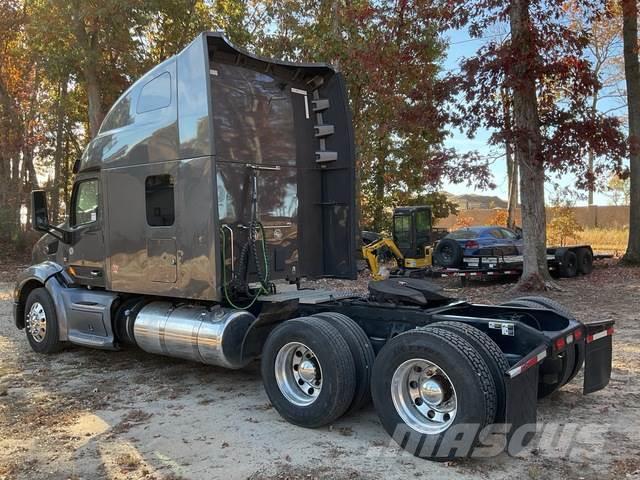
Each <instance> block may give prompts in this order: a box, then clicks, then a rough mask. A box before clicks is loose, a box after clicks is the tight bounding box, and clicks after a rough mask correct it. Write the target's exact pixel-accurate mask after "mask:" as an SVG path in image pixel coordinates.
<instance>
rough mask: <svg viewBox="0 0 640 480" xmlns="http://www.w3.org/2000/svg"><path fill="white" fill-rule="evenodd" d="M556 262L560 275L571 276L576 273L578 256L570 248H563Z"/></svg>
mask: <svg viewBox="0 0 640 480" xmlns="http://www.w3.org/2000/svg"><path fill="white" fill-rule="evenodd" d="M559 256H560V258H559V259H558V260H559V263H558V273H559V274H560V276H561V277H565V278H572V277H575V276H576V275H577V274H578V257H577V256H576V254H575V253H574V252H572V251H571V250H565V251H564V252H563V253H562V254H561V255H559Z"/></svg>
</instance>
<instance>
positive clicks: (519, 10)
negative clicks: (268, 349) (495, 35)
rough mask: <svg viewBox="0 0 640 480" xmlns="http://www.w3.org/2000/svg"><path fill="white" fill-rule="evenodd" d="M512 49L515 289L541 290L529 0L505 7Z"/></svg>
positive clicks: (539, 164) (546, 279) (542, 241)
mask: <svg viewBox="0 0 640 480" xmlns="http://www.w3.org/2000/svg"><path fill="white" fill-rule="evenodd" d="M509 20H510V24H511V39H512V44H513V49H514V51H515V52H518V55H517V59H516V60H515V64H514V73H513V80H512V81H513V88H512V91H513V121H514V126H515V131H516V141H515V157H516V161H517V162H518V165H519V167H520V196H521V199H522V202H521V203H522V207H521V208H522V230H523V236H524V242H523V243H524V245H523V247H524V248H523V256H524V261H523V271H522V277H521V278H520V281H519V282H518V285H517V286H516V288H518V289H526V290H541V289H545V288H549V287H553V282H552V281H551V277H550V275H549V270H548V268H547V254H546V244H547V235H546V217H545V209H544V164H543V160H542V158H541V157H540V139H541V134H540V119H539V117H538V98H537V94H536V84H535V78H534V77H533V76H532V75H531V72H530V70H529V65H528V61H530V60H529V58H530V57H532V56H533V55H534V52H531V47H532V46H533V45H534V41H533V38H532V35H531V30H532V26H531V18H530V14H529V0H511V2H510V9H509Z"/></svg>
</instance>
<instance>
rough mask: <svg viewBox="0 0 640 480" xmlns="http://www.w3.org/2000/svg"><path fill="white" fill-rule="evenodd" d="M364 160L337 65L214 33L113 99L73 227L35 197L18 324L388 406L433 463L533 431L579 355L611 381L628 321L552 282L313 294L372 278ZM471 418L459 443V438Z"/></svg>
mask: <svg viewBox="0 0 640 480" xmlns="http://www.w3.org/2000/svg"><path fill="white" fill-rule="evenodd" d="M355 165H356V150H355V147H354V134H353V127H352V122H351V114H350V110H349V103H348V97H347V89H346V86H345V79H344V78H343V76H342V74H341V73H339V72H338V71H336V70H335V69H334V68H332V67H331V66H329V65H325V64H302V63H291V62H286V61H279V60H273V59H267V58H261V57H258V56H255V55H253V54H251V53H248V52H246V51H244V50H242V49H240V48H237V47H236V46H234V45H233V44H232V43H230V42H229V41H228V40H227V39H226V38H225V37H224V35H223V34H222V33H219V32H209V33H203V34H201V35H200V36H198V37H197V38H196V39H195V40H193V42H192V43H190V44H189V45H188V46H187V47H186V48H185V49H184V50H182V51H181V52H180V53H178V54H176V55H175V56H172V57H171V58H168V59H167V60H166V61H164V62H163V63H161V64H159V65H158V66H156V67H155V68H153V69H152V70H150V71H149V72H148V73H147V74H145V75H144V76H143V77H142V78H140V79H139V80H137V81H136V82H135V83H133V85H132V86H131V87H130V88H129V89H128V90H127V91H126V92H124V93H123V94H122V96H121V97H120V98H119V99H118V100H117V101H116V103H115V104H114V105H113V106H112V108H111V110H110V111H109V113H108V114H107V116H106V118H105V120H104V122H103V123H102V126H101V128H100V130H99V133H98V134H97V136H96V137H95V138H93V139H92V140H91V142H90V143H89V144H88V146H87V147H86V149H85V151H84V153H83V154H82V156H81V158H80V159H79V161H78V162H77V163H76V166H75V167H74V172H75V180H74V184H73V190H72V195H71V201H70V205H69V207H68V209H69V212H68V219H67V221H66V222H65V223H63V224H61V225H51V224H50V223H49V217H48V208H47V200H46V195H45V193H44V192H43V191H35V192H33V194H32V203H33V209H32V215H33V219H32V221H33V226H34V228H35V229H36V230H38V231H41V232H44V233H45V235H43V236H42V238H41V239H40V240H39V241H38V242H37V244H36V245H35V247H34V251H33V262H32V265H31V266H29V267H28V268H27V269H26V270H25V271H24V272H22V273H21V274H20V276H19V278H18V280H17V283H16V286H15V292H14V320H15V325H16V327H17V328H19V329H24V331H25V332H26V340H27V341H28V343H29V344H30V346H31V348H32V349H33V350H34V351H35V352H38V353H41V354H53V353H54V352H58V351H59V350H60V349H62V348H63V347H64V346H65V345H67V344H73V345H80V346H84V347H92V348H99V349H105V350H114V351H117V350H120V349H122V348H123V347H126V346H137V347H139V348H140V349H142V350H145V351H147V352H150V353H155V354H160V355H165V356H169V357H178V358H184V359H189V360H193V361H196V362H202V363H205V364H209V365H215V366H220V367H226V368H230V369H239V368H243V367H245V366H246V365H248V364H249V363H251V362H254V361H260V368H261V374H262V381H263V383H264V388H265V391H266V394H267V396H268V397H269V399H270V401H271V403H272V404H273V406H274V407H275V410H276V411H277V412H278V413H279V414H280V415H281V416H282V417H284V418H285V419H286V420H288V421H289V422H291V423H292V424H294V425H298V426H301V427H307V428H317V427H320V426H323V425H327V424H330V423H332V422H334V421H336V420H337V419H338V418H340V417H342V416H343V415H345V414H350V413H353V412H354V411H356V410H358V409H360V408H362V407H363V406H364V405H366V404H368V403H370V402H371V401H372V402H373V405H374V407H375V410H376V412H377V414H378V415H379V417H380V421H381V424H382V425H383V427H384V428H385V429H386V430H387V431H388V432H389V434H390V435H392V436H393V438H394V440H396V441H397V442H398V443H399V445H400V446H401V447H402V448H404V449H406V450H407V451H410V452H411V453H413V454H415V455H417V456H420V457H424V458H430V459H443V458H452V457H456V456H466V455H470V454H472V451H474V449H475V448H477V447H478V446H481V445H482V444H483V438H485V436H484V435H483V434H482V432H483V431H485V430H486V429H487V428H490V427H492V426H494V425H503V426H504V429H503V431H504V432H505V435H506V436H507V439H508V440H509V441H511V440H513V439H514V438H515V436H517V435H518V434H517V432H519V431H522V428H523V427H524V428H526V427H527V426H528V427H531V426H533V428H534V429H535V423H536V405H537V399H538V398H539V397H542V396H546V395H549V394H550V393H552V392H554V391H555V390H557V389H558V388H560V387H562V386H563V385H564V384H566V383H567V382H569V381H571V380H572V379H573V378H574V377H575V376H576V375H577V374H578V372H579V371H580V370H581V369H583V372H584V375H583V378H584V386H583V387H584V392H585V393H590V392H593V391H596V390H599V389H602V388H604V387H605V386H606V385H607V383H608V381H609V377H610V373H611V355H612V334H613V322H611V321H597V320H598V319H595V320H596V321H592V320H594V319H588V320H589V322H588V323H583V322H581V321H579V320H577V319H576V318H575V317H574V316H573V315H572V314H571V313H570V312H568V311H567V310H566V309H564V308H563V307H562V306H561V305H559V304H557V303H555V302H553V301H552V300H550V299H547V298H544V297H526V298H521V299H517V300H515V301H512V302H508V303H505V304H503V305H477V304H472V303H468V302H466V301H463V300H458V299H455V298H449V297H448V296H447V295H445V294H443V292H442V290H440V289H439V288H438V286H437V285H434V284H432V283H429V282H427V281H426V280H423V279H413V278H401V279H388V280H383V281H373V282H371V283H370V284H369V289H368V294H366V295H363V294H358V293H353V292H344V291H338V290H312V289H308V288H304V287H303V286H302V285H301V282H300V280H301V279H304V278H320V277H333V278H343V279H354V278H356V251H357V247H358V245H359V243H358V235H357V231H358V225H357V223H358V222H357V211H356V188H355V185H356V175H355ZM114 355H117V353H114ZM583 366H584V368H583ZM207 408H212V409H215V405H214V404H212V405H211V406H210V407H207ZM468 425H471V426H473V429H472V430H473V432H472V433H471V437H470V443H469V447H470V449H468V450H465V451H461V450H460V448H457V447H455V446H452V444H450V442H449V440H451V437H452V432H454V433H456V435H457V432H458V431H459V429H460V427H461V426H468ZM454 440H456V439H454ZM454 443H455V442H454ZM522 443H523V444H524V443H525V442H522Z"/></svg>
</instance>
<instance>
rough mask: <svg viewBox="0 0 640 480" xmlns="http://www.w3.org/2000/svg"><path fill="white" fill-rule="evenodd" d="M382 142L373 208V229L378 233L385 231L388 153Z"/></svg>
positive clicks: (379, 150) (381, 141) (379, 151)
mask: <svg viewBox="0 0 640 480" xmlns="http://www.w3.org/2000/svg"><path fill="white" fill-rule="evenodd" d="M383 142H384V141H383V140H380V148H379V149H378V163H377V165H376V174H375V175H376V178H375V192H374V201H375V204H374V208H373V228H374V230H375V231H376V232H380V231H382V230H383V229H384V174H385V169H386V159H387V157H386V151H385V148H384V146H383Z"/></svg>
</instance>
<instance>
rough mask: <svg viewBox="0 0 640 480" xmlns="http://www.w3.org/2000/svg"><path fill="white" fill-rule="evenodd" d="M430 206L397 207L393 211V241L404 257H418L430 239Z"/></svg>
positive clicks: (427, 245)
mask: <svg viewBox="0 0 640 480" xmlns="http://www.w3.org/2000/svg"><path fill="white" fill-rule="evenodd" d="M431 231H432V225H431V207H428V206H419V207H398V208H396V209H394V211H393V241H394V242H395V244H396V245H397V247H398V250H400V252H402V255H403V256H404V257H405V258H415V259H420V258H422V257H424V256H425V247H430V246H431V245H432V243H433V241H432V238H431V237H432V235H431Z"/></svg>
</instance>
